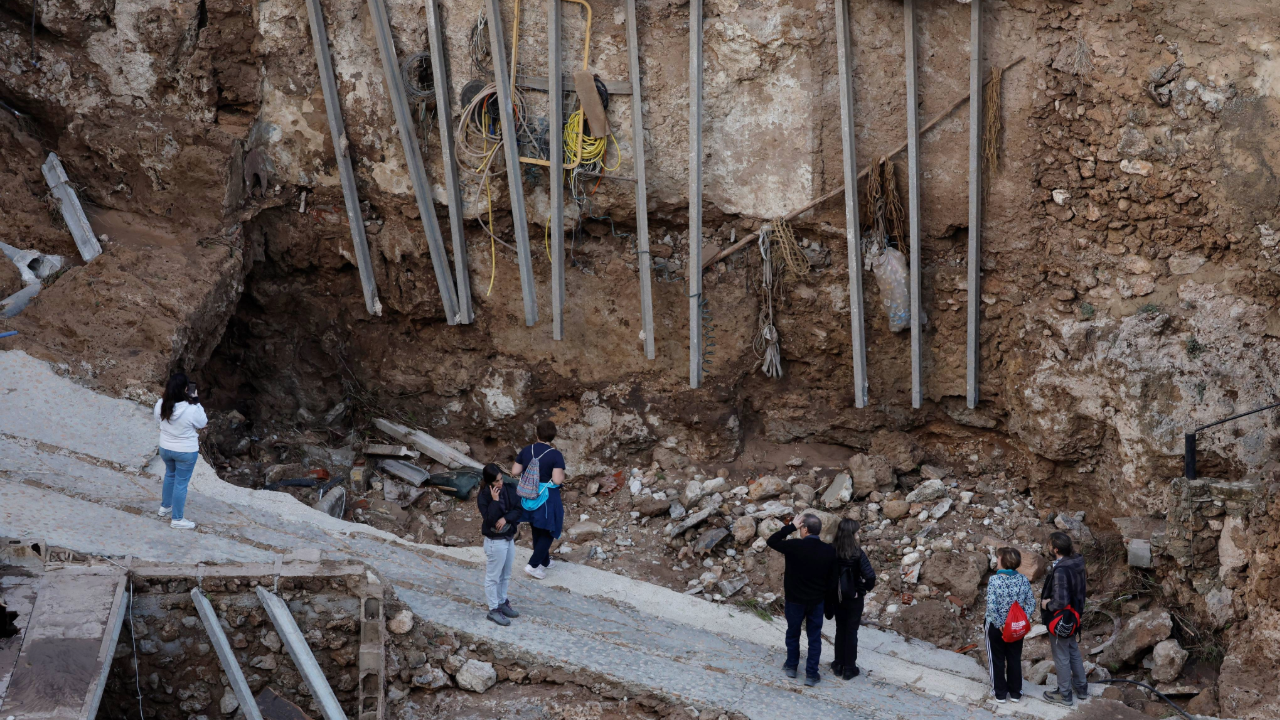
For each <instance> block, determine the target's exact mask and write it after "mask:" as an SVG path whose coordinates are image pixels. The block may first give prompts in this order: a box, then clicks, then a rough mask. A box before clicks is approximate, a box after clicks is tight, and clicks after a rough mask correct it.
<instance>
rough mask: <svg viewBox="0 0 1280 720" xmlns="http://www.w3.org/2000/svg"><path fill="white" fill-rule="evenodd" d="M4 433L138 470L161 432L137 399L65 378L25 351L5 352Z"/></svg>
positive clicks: (0, 356)
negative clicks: (122, 397)
mask: <svg viewBox="0 0 1280 720" xmlns="http://www.w3.org/2000/svg"><path fill="white" fill-rule="evenodd" d="M0 397H3V398H4V400H3V402H0V434H5V435H12V436H15V437H21V438H29V439H31V440H38V441H40V442H44V443H48V444H50V445H56V446H57V447H60V448H66V449H67V450H70V451H72V452H77V453H83V454H85V455H89V456H91V457H96V458H101V459H103V460H109V461H111V462H114V463H119V464H121V465H124V466H126V467H130V468H138V467H142V466H143V465H145V464H146V462H147V460H149V459H151V456H152V455H155V454H156V452H157V448H158V447H159V441H160V430H159V429H158V427H157V426H156V424H155V422H154V421H153V420H152V418H151V413H150V412H149V411H148V410H147V409H146V408H142V407H140V406H139V405H138V404H137V403H134V402H130V401H128V400H117V399H115V398H109V397H106V396H103V395H99V394H97V393H95V392H93V391H92V390H88V389H86V388H82V387H80V386H78V385H76V384H75V383H73V382H71V381H70V380H68V379H66V378H63V377H59V376H58V375H57V374H56V373H54V372H53V368H51V367H50V366H49V364H48V363H46V362H42V361H40V360H36V359H35V358H33V357H31V356H29V355H27V354H26V353H24V352H22V351H21V350H9V351H5V352H0Z"/></svg>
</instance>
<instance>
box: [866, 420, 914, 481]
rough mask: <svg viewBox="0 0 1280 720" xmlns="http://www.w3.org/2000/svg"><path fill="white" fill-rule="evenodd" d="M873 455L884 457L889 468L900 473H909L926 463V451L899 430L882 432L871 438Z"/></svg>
mask: <svg viewBox="0 0 1280 720" xmlns="http://www.w3.org/2000/svg"><path fill="white" fill-rule="evenodd" d="M871 454H872V455H882V456H884V458H885V460H887V461H888V462H889V466H890V467H892V468H893V469H894V470H896V471H897V472H899V473H907V472H911V471H912V470H915V469H916V468H918V467H920V463H922V462H924V450H922V449H921V448H920V445H919V444H917V443H916V440H915V438H913V437H911V436H910V435H908V434H906V433H904V432H901V431H897V430H881V431H880V432H878V433H876V434H875V436H874V437H872V438H871Z"/></svg>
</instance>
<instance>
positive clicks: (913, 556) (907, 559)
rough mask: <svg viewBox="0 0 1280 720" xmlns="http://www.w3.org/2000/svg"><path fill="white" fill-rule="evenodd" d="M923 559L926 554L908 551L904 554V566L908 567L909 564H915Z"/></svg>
mask: <svg viewBox="0 0 1280 720" xmlns="http://www.w3.org/2000/svg"><path fill="white" fill-rule="evenodd" d="M921 560H924V555H921V554H920V553H918V552H912V553H907V554H906V555H903V556H902V566H903V567H907V566H908V565H915V564H916V563H918V562H920V561H921Z"/></svg>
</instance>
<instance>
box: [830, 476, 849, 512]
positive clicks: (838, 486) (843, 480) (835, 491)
mask: <svg viewBox="0 0 1280 720" xmlns="http://www.w3.org/2000/svg"><path fill="white" fill-rule="evenodd" d="M852 497H853V478H852V477H850V476H849V473H840V474H839V475H836V478H835V480H832V481H831V485H830V486H829V487H828V488H827V491H826V492H824V493H822V506H823V507H825V508H827V509H830V510H834V509H836V508H838V507H841V506H843V505H844V504H845V503H847V502H849V500H850V499H851V498H852Z"/></svg>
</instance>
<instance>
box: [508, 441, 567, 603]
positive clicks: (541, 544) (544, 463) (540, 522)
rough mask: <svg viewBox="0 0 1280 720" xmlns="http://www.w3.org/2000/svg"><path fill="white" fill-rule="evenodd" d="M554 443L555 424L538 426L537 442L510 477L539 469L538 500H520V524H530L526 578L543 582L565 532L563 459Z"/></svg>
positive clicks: (519, 457)
mask: <svg viewBox="0 0 1280 720" xmlns="http://www.w3.org/2000/svg"><path fill="white" fill-rule="evenodd" d="M555 439H556V424H555V423H553V422H551V421H550V420H543V421H542V422H540V423H538V428H537V441H536V442H534V443H533V444H532V445H527V446H525V447H524V448H523V449H521V450H520V454H519V455H517V456H516V462H515V464H514V465H512V466H511V474H512V475H513V476H514V477H520V474H521V473H523V472H524V469H525V468H531V467H534V465H535V464H536V466H537V468H538V495H537V497H532V498H528V497H522V498H521V499H520V503H521V504H522V505H523V506H524V518H523V521H524V522H527V523H529V529H530V530H531V531H532V533H533V555H532V556H530V558H529V564H528V565H525V566H524V571H525V574H527V575H528V576H529V577H533V578H537V579H539V580H542V579H543V578H545V577H546V576H547V573H546V570H545V568H549V567H551V543H552V542H554V541H555V540H556V538H558V537H560V531H561V530H563V529H564V503H563V502H562V501H561V500H560V486H561V485H563V484H564V455H561V454H560V451H559V450H556V449H555V448H553V447H551V441H552V440H555Z"/></svg>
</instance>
